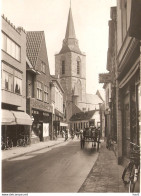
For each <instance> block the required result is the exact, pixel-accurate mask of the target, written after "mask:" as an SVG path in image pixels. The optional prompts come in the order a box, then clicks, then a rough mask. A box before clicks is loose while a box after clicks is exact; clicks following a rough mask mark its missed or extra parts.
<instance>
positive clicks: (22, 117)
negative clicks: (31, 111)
mask: <svg viewBox="0 0 141 196" xmlns="http://www.w3.org/2000/svg"><path fill="white" fill-rule="evenodd" d="M1 33H2V51H1V52H2V53H1V66H2V85H1V87H2V137H3V138H4V140H6V138H7V137H9V138H10V139H12V141H13V144H14V146H16V145H17V140H18V139H19V135H20V134H27V135H30V125H31V124H32V120H31V118H30V116H29V115H27V114H26V85H25V84H26V32H25V30H24V29H23V28H16V27H15V26H14V25H13V24H12V23H11V22H10V21H9V20H8V19H7V18H6V17H5V16H4V15H3V16H2V31H1Z"/></svg>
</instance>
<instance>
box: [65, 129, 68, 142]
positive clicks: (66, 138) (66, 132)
mask: <svg viewBox="0 0 141 196" xmlns="http://www.w3.org/2000/svg"><path fill="white" fill-rule="evenodd" d="M67 140H68V130H67V129H66V131H65V141H67Z"/></svg>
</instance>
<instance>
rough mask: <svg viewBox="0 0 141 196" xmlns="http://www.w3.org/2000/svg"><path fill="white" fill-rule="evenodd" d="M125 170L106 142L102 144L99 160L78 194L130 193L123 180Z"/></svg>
mask: <svg viewBox="0 0 141 196" xmlns="http://www.w3.org/2000/svg"><path fill="white" fill-rule="evenodd" d="M123 169H124V168H123V166H121V165H118V164H117V160H116V156H115V154H114V152H113V151H111V150H108V149H107V148H106V144H105V142H102V143H101V147H100V150H99V156H98V159H97V161H96V162H95V164H94V166H93V168H92V170H91V171H90V173H89V175H88V177H87V178H86V180H85V181H84V183H83V184H82V186H81V188H80V189H79V191H78V192H80V193H86V192H87V193H88V192H89V193H92V192H96V193H105V192H109V193H110V192H111V193H113V192H115V193H116V192H117V193H119V192H121V193H125V192H127V193H128V186H127V187H125V186H124V184H123V182H122V179H121V176H122V172H123Z"/></svg>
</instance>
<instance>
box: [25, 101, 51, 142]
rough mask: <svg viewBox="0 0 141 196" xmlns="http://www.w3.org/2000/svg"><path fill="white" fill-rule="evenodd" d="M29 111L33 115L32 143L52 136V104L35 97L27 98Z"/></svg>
mask: <svg viewBox="0 0 141 196" xmlns="http://www.w3.org/2000/svg"><path fill="white" fill-rule="evenodd" d="M27 113H28V114H29V115H30V116H31V117H32V129H31V143H37V142H43V141H47V140H50V139H51V138H52V134H53V132H52V106H50V105H49V104H47V103H44V102H40V101H38V100H35V99H34V98H28V99H27Z"/></svg>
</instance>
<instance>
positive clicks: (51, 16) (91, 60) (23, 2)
mask: <svg viewBox="0 0 141 196" xmlns="http://www.w3.org/2000/svg"><path fill="white" fill-rule="evenodd" d="M1 4H2V11H1V12H2V14H4V15H5V16H6V17H7V18H8V19H9V20H10V21H11V23H13V24H14V25H15V26H16V27H18V26H22V27H23V28H24V29H25V30H26V31H33V30H34V31H44V32H45V39H46V46H47V53H48V59H49V67H50V73H51V74H54V67H55V57H54V55H55V54H56V53H58V52H59V51H60V49H61V47H62V41H63V39H64V38H65V32H66V25H67V19H68V12H69V7H70V0H2V2H1ZM112 6H116V0H71V7H72V15H73V21H74V27H75V33H76V37H77V39H78V41H79V47H80V50H81V51H82V52H85V53H86V89H87V93H92V94H93V93H96V91H97V89H103V88H102V86H103V85H102V84H99V82H98V75H99V73H105V72H107V71H106V62H107V49H108V20H110V7H112Z"/></svg>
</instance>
